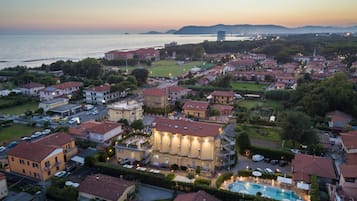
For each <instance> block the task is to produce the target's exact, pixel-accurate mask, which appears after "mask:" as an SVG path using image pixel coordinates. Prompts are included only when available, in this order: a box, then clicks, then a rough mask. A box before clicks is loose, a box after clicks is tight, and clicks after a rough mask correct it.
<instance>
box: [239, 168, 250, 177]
mask: <svg viewBox="0 0 357 201" xmlns="http://www.w3.org/2000/svg"><path fill="white" fill-rule="evenodd" d="M238 176H240V177H250V176H252V171H251V170H239V171H238Z"/></svg>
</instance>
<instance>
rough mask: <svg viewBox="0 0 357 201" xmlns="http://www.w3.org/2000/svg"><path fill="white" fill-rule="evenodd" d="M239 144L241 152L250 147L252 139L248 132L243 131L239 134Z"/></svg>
mask: <svg viewBox="0 0 357 201" xmlns="http://www.w3.org/2000/svg"><path fill="white" fill-rule="evenodd" d="M237 146H238V148H239V153H240V154H243V153H244V150H246V149H249V148H250V146H251V144H250V139H249V136H248V134H247V133H246V132H241V133H240V134H239V135H238V138H237Z"/></svg>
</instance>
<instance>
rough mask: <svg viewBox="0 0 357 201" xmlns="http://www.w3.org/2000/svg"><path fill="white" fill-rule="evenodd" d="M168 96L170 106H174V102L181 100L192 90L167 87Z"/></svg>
mask: <svg viewBox="0 0 357 201" xmlns="http://www.w3.org/2000/svg"><path fill="white" fill-rule="evenodd" d="M166 90H167V92H168V95H169V100H170V102H171V103H172V104H174V103H175V102H176V101H180V100H182V98H183V97H185V96H187V95H188V94H189V93H190V92H191V91H192V90H191V89H186V88H183V87H180V86H169V87H167V88H166Z"/></svg>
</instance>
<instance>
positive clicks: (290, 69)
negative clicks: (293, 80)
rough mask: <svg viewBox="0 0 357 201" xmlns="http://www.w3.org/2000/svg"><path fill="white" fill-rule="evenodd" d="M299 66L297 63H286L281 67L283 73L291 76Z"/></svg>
mask: <svg viewBox="0 0 357 201" xmlns="http://www.w3.org/2000/svg"><path fill="white" fill-rule="evenodd" d="M298 67H299V65H298V64H297V63H286V64H283V65H281V68H282V69H283V72H284V73H287V74H293V73H295V69H297V68H298Z"/></svg>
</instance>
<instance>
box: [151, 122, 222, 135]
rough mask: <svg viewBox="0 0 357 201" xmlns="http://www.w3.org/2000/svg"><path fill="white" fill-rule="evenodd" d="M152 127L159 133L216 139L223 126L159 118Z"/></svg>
mask: <svg viewBox="0 0 357 201" xmlns="http://www.w3.org/2000/svg"><path fill="white" fill-rule="evenodd" d="M152 127H153V128H155V129H156V130H158V131H164V132H169V133H179V134H182V135H191V136H198V137H215V136H218V135H219V134H220V132H221V128H222V127H221V126H220V125H217V124H208V123H202V122H195V121H186V120H171V119H167V118H162V117H157V118H156V119H155V120H154V121H153V123H152Z"/></svg>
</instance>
